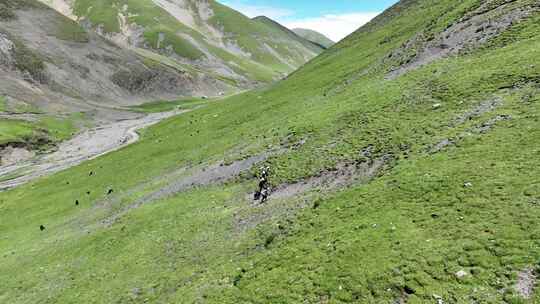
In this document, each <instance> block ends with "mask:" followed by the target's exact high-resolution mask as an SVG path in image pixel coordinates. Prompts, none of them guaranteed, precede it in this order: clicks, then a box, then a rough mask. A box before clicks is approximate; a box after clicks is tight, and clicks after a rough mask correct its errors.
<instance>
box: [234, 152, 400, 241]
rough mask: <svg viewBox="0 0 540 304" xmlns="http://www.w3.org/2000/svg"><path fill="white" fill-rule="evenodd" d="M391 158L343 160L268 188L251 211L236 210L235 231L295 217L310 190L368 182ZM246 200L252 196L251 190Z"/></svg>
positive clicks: (308, 199) (308, 200)
mask: <svg viewBox="0 0 540 304" xmlns="http://www.w3.org/2000/svg"><path fill="white" fill-rule="evenodd" d="M390 161H391V157H390V156H388V155H385V156H383V157H380V158H377V159H375V160H371V161H368V162H364V163H358V164H356V163H355V164H342V165H340V166H338V167H337V168H336V169H335V170H326V171H324V172H322V173H321V174H319V175H318V176H314V177H311V178H308V179H306V180H304V181H301V182H298V183H294V184H285V185H281V186H279V187H277V188H276V189H273V190H272V191H271V193H270V197H269V199H268V201H266V202H265V203H264V204H259V205H257V206H256V207H257V208H256V209H254V210H253V211H250V210H248V211H247V212H242V213H238V214H235V218H234V221H235V222H234V227H235V231H237V232H243V231H245V230H249V229H252V228H254V227H256V226H257V225H259V224H261V223H264V222H268V221H269V220H271V219H276V218H279V219H281V220H283V219H287V218H290V217H294V215H295V214H296V213H297V212H298V211H299V210H302V209H304V208H306V207H308V206H311V205H312V201H313V199H314V198H315V197H316V194H315V193H314V192H312V191H319V192H331V191H335V190H339V189H343V188H345V187H348V186H350V185H352V184H354V183H367V182H369V181H370V180H372V179H373V178H374V177H375V176H376V175H377V174H378V173H379V172H380V171H381V170H382V169H383V168H384V166H385V165H387V164H388V163H389V162H390ZM247 200H252V193H250V194H249V195H248V197H247Z"/></svg>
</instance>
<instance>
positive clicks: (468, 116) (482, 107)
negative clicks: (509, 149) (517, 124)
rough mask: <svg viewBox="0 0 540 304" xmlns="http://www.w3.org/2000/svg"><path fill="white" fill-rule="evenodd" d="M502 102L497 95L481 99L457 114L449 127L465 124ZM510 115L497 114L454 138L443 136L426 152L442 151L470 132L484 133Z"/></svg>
mask: <svg viewBox="0 0 540 304" xmlns="http://www.w3.org/2000/svg"><path fill="white" fill-rule="evenodd" d="M502 104H503V100H502V98H501V97H499V96H495V97H494V98H491V99H489V100H486V101H483V102H481V103H480V104H478V105H477V106H476V107H474V108H473V109H471V110H469V111H467V112H465V113H463V114H461V115H459V116H458V117H456V118H455V120H454V121H453V122H452V123H450V127H452V128H455V127H458V126H460V125H463V124H465V123H466V122H467V121H469V120H472V119H473V118H476V117H480V116H482V115H484V114H486V113H489V112H492V111H494V110H495V109H497V108H498V107H500V106H501V105H502ZM510 119H512V117H511V116H510V115H497V116H495V117H494V118H492V119H490V120H488V121H486V122H483V123H482V124H480V125H477V126H475V127H473V128H471V129H469V130H468V131H467V132H465V133H462V134H460V135H458V136H457V137H456V138H445V139H443V140H441V141H440V142H438V143H437V144H435V145H434V146H432V147H430V148H429V149H428V153H430V154H435V153H439V152H441V151H443V150H444V149H446V148H447V147H450V146H454V145H456V144H457V143H458V142H459V141H460V140H462V139H463V138H464V137H466V136H468V135H470V134H471V133H474V134H478V133H480V134H484V133H487V132H488V131H490V130H491V129H492V128H493V127H494V126H495V124H497V123H498V122H500V121H503V120H510Z"/></svg>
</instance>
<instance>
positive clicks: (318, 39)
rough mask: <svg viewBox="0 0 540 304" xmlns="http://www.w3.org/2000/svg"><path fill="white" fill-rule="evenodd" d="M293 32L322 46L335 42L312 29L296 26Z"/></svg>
mask: <svg viewBox="0 0 540 304" xmlns="http://www.w3.org/2000/svg"><path fill="white" fill-rule="evenodd" d="M293 32H295V33H296V34H297V35H298V36H300V37H303V38H304V39H306V40H308V41H311V42H313V43H315V44H317V45H322V46H323V47H324V48H330V47H331V46H332V45H334V44H335V42H334V41H332V40H330V38H328V37H326V36H325V35H323V34H321V33H319V32H317V31H314V30H310V29H302V28H296V29H294V30H293Z"/></svg>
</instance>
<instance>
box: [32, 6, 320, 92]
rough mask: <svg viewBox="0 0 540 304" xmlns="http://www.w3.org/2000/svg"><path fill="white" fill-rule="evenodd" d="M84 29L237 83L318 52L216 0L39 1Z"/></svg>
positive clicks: (289, 67) (288, 67)
mask: <svg viewBox="0 0 540 304" xmlns="http://www.w3.org/2000/svg"><path fill="white" fill-rule="evenodd" d="M42 1H43V2H44V3H47V4H49V5H51V6H52V7H55V8H56V9H57V10H58V11H61V12H63V13H64V14H65V15H66V16H70V17H71V18H72V19H74V20H77V21H79V22H80V23H81V24H83V25H84V26H85V27H86V28H92V29H95V30H97V31H98V32H99V33H101V34H102V35H104V36H105V37H108V38H109V39H112V40H113V41H116V42H118V43H121V44H122V45H125V46H130V47H133V48H137V49H144V50H151V51H153V52H157V53H159V54H161V55H163V56H166V57H169V58H173V59H174V60H176V61H178V62H180V63H182V64H184V65H187V66H194V67H196V68H197V69H200V70H203V71H207V72H209V73H210V72H212V73H215V72H217V73H218V75H220V76H222V77H227V78H232V79H233V80H234V81H235V82H238V85H239V86H243V87H246V86H248V87H249V86H253V84H252V82H254V81H255V82H270V81H272V80H274V79H278V78H280V77H282V76H283V75H286V74H288V73H290V72H292V71H294V70H295V69H296V68H298V67H299V66H301V65H302V64H304V63H305V62H306V61H308V60H309V59H311V58H313V57H314V56H315V55H317V54H319V53H320V52H322V49H321V48H314V47H312V46H308V47H306V45H305V43H303V42H304V41H302V42H299V41H298V40H302V39H299V38H298V37H292V38H291V37H290V36H289V35H284V34H283V33H280V32H276V31H273V30H271V29H269V28H268V27H266V26H263V25H261V24H259V23H258V22H255V21H252V20H250V19H249V18H247V17H246V16H244V15H242V14H240V13H238V12H236V11H234V10H232V9H230V8H228V7H226V6H224V5H221V4H219V3H217V2H216V1H214V0H205V1H194V0H119V1H117V0H99V1H94V0H92V1H89V0H42Z"/></svg>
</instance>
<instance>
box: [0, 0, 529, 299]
mask: <svg viewBox="0 0 540 304" xmlns="http://www.w3.org/2000/svg"><path fill="white" fill-rule="evenodd" d="M539 12H540V7H539V5H538V3H537V1H533V0H517V1H498V0H493V1H484V0H482V1H477V0H467V1H451V0H439V1H435V2H434V1H427V0H415V1H413V0H404V1H401V2H400V3H398V4H397V5H396V6H394V7H392V8H391V9H390V10H388V11H386V12H385V13H384V14H382V15H381V16H379V17H378V18H376V19H375V20H374V21H372V22H371V23H370V24H368V25H366V26H365V27H363V28H362V29H360V30H358V31H357V32H356V33H354V34H353V35H351V36H350V37H348V38H347V39H345V40H344V41H342V42H340V43H339V44H338V45H336V46H335V47H333V48H331V49H330V50H329V51H328V52H326V53H324V54H323V55H321V56H319V57H317V58H316V59H315V60H313V61H312V62H310V64H308V65H306V66H305V67H303V68H302V69H300V70H299V71H297V72H296V73H294V74H293V75H291V76H289V77H288V79H286V80H284V81H281V82H279V83H277V84H275V85H273V86H271V87H269V88H266V89H263V90H256V91H251V92H247V93H245V94H242V95H238V96H234V97H231V98H229V99H226V100H223V101H220V102H216V103H209V104H208V105H207V106H206V107H204V108H200V109H198V110H195V111H193V112H190V113H187V114H184V115H182V116H178V117H175V118H171V119H169V120H167V121H165V122H163V123H161V124H159V125H156V126H154V127H151V128H149V129H147V130H145V131H143V132H142V139H141V141H139V142H137V143H136V144H133V145H131V146H129V147H127V148H124V149H122V150H120V151H118V152H115V153H112V154H109V155H107V156H104V157H101V158H99V159H96V160H92V161H89V162H87V163H84V164H83V165H80V166H78V167H75V168H72V169H69V170H66V171H64V172H61V173H58V174H56V175H54V176H52V177H48V178H44V179H41V180H39V181H36V182H33V183H31V184H28V185H25V186H22V187H20V188H17V189H14V190H11V191H8V192H4V193H1V194H0V232H1V234H0V235H1V238H0V249H1V251H0V259H1V260H0V281H1V282H2V284H1V285H0V301H1V302H6V303H35V302H42V303H73V302H80V303H112V302H114V303H145V302H148V303H538V302H540V292H539V291H538V290H534V289H533V288H532V287H533V286H534V284H535V280H536V277H535V275H537V274H538V272H539V271H540V248H539V246H540V241H539V240H540V226H539V225H538V223H537V222H538V221H537V220H538V217H539V216H540V207H539V206H540V205H539V204H540V180H539V179H538V176H540V169H539V167H538V160H539V159H540V154H539V153H540V151H539V149H538V147H539V145H540V124H539V117H540V116H539V115H540V66H539V63H538V59H537V58H540V26H539V24H540V23H539V21H540V13H539ZM486 22H488V23H486ZM487 24H489V25H490V26H486V25H487ZM484 26H485V27H484ZM456 29H458V30H456ZM441 41H442V42H441ZM455 41H458V42H459V43H458V45H452V43H453V42H455ZM442 43H445V44H446V45H445V46H444V47H441V44H442ZM459 45H467V47H466V48H461V49H459V50H458V49H457V48H459ZM452 48H456V49H455V53H453V52H449V53H444V52H447V51H449V50H450V49H452ZM428 51H429V53H430V54H434V53H437V54H446V55H445V56H443V57H441V58H433V57H429V58H428V59H429V60H428V59H426V57H425V54H426V52H428ZM265 158H266V160H264V159H265ZM239 160H243V161H239ZM257 161H261V162H264V163H266V164H268V165H270V166H271V171H272V174H271V182H272V184H273V185H274V187H275V189H276V191H275V192H274V194H272V196H271V198H270V200H269V201H268V202H267V203H266V204H264V205H256V204H254V203H253V202H252V201H251V199H250V197H251V194H252V192H253V190H254V189H255V187H256V178H255V177H254V176H253V173H254V172H256V168H257V167H258V165H259V163H258V162H257ZM253 163H256V164H255V165H253ZM220 164H221V165H220ZM235 166H236V167H244V168H248V169H249V170H247V171H244V172H242V173H241V174H239V175H238V176H235V177H234V178H231V179H225V178H219V176H220V174H225V173H223V172H226V171H227V170H230V171H233V170H232V169H231V168H233V167H235ZM90 172H91V173H92V174H90ZM212 174H214V177H213V178H212V176H211V175H212ZM209 176H210V177H209ZM355 177H356V179H354V178H355ZM325 179H326V180H327V181H330V182H329V183H327V185H325V184H324V183H323V181H324V180H325ZM332 181H333V182H332ZM191 185H193V187H192V186H191ZM110 190H113V191H112V193H110V194H107V193H109V192H111V191H110ZM76 201H78V202H79V203H80V204H79V205H75V202H76ZM40 225H44V226H45V227H46V229H45V230H44V231H40V229H39V228H40ZM517 287H519V288H517Z"/></svg>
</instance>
